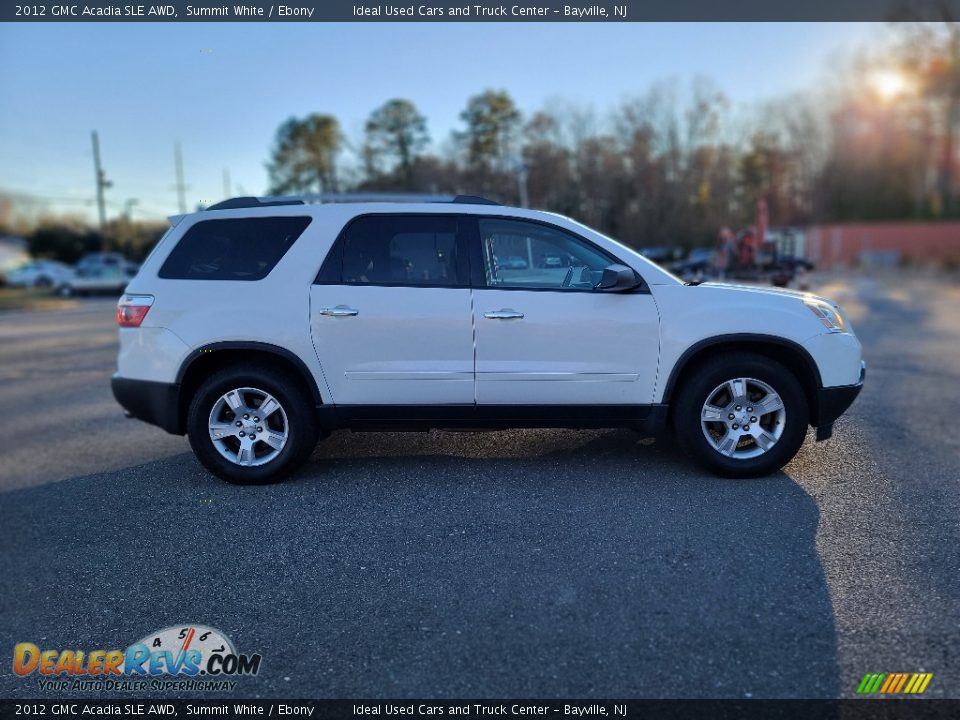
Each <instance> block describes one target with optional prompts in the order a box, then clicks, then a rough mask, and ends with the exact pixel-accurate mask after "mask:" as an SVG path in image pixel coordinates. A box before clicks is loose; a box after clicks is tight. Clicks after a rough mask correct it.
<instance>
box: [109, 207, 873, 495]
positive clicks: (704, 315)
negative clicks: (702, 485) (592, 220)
mask: <svg viewBox="0 0 960 720" xmlns="http://www.w3.org/2000/svg"><path fill="white" fill-rule="evenodd" d="M340 199H341V200H351V201H352V202H344V201H342V202H335V203H331V202H329V200H330V198H328V197H323V196H316V197H307V196H304V197H296V198H263V199H258V198H235V199H232V200H228V201H224V202H222V203H219V204H218V205H214V206H212V207H210V208H208V209H207V210H205V211H202V212H198V213H193V214H190V215H184V216H177V217H173V218H171V222H172V227H171V229H170V230H169V231H168V232H167V234H166V236H165V237H164V238H163V239H162V240H161V241H160V243H159V244H158V246H157V248H156V249H155V250H154V252H153V253H152V254H151V256H150V257H149V258H148V259H147V260H146V262H144V264H143V266H142V268H141V269H140V271H139V273H138V274H137V276H136V277H135V278H134V279H133V280H132V281H131V282H130V284H129V285H128V287H127V289H126V294H125V295H124V296H123V297H122V298H121V300H120V303H119V306H118V309H117V319H118V323H119V325H120V353H119V359H118V365H119V368H118V372H117V374H116V375H115V376H114V378H113V392H114V395H115V396H116V398H117V400H118V401H119V402H120V404H121V405H123V407H124V408H125V409H126V410H127V412H128V414H130V415H132V416H134V417H137V418H140V419H142V420H145V421H147V422H150V423H153V424H155V425H159V426H160V427H162V428H163V429H165V430H167V431H168V432H171V433H176V434H180V435H182V434H184V433H186V434H187V435H188V436H189V438H190V444H191V445H192V447H193V450H194V452H195V453H196V455H197V457H198V458H199V459H200V461H201V462H202V463H203V464H204V465H205V466H206V467H207V468H209V469H210V471H212V472H213V473H215V474H216V475H218V476H220V477H221V478H224V479H225V480H229V481H231V482H237V483H260V482H268V481H271V480H275V479H278V478H280V477H282V476H284V475H286V474H288V473H290V472H291V471H293V470H294V469H296V468H297V467H298V466H300V465H301V464H302V463H303V462H304V461H305V460H306V459H307V458H308V457H309V455H310V454H311V452H312V450H313V448H314V446H315V444H316V442H317V439H318V438H319V437H320V435H321V434H324V433H327V432H329V431H330V430H334V429H338V428H349V429H352V430H423V429H429V428H515V427H576V428H605V427H627V428H633V429H636V430H641V431H643V432H648V433H653V432H657V431H659V430H662V429H664V428H665V427H667V426H671V427H672V428H673V430H674V431H675V432H676V434H677V436H678V438H679V441H680V443H681V444H682V446H683V447H684V448H685V449H686V450H687V451H688V452H689V454H690V455H692V456H693V457H695V458H696V459H697V460H699V461H700V462H701V463H702V464H703V465H705V466H706V467H707V468H709V469H710V470H712V471H714V472H716V473H718V474H721V475H725V476H736V477H755V476H760V475H765V474H768V473H770V472H773V471H775V470H777V469H779V468H781V467H783V465H784V464H786V463H787V462H788V461H789V460H790V459H791V458H792V457H793V456H794V455H795V454H796V452H797V450H798V449H799V447H800V445H801V444H802V443H803V441H804V437H805V435H806V429H807V426H808V425H812V426H814V427H815V428H816V429H817V439H818V440H822V439H825V438H827V437H830V434H831V432H832V425H833V421H834V420H835V419H836V418H837V417H839V416H840V414H841V413H843V412H844V411H845V410H846V409H847V407H849V405H850V404H851V403H852V402H853V400H854V398H856V396H857V394H858V393H859V392H860V388H861V386H862V383H863V378H864V364H863V363H862V361H861V348H860V343H859V342H858V341H857V338H856V337H855V336H854V335H853V332H852V331H851V329H850V326H849V324H848V322H847V320H846V318H845V317H844V314H843V312H842V311H841V310H840V308H839V307H838V306H837V305H835V304H834V303H832V302H830V301H828V300H824V299H822V298H819V297H815V296H812V295H809V294H803V293H792V292H786V291H778V290H768V289H761V288H754V287H734V286H730V285H721V284H713V283H706V284H700V285H693V284H684V283H683V282H681V281H680V280H678V279H677V278H675V277H674V276H672V275H671V274H669V273H667V272H665V271H664V270H662V269H661V268H659V267H657V266H656V265H654V264H653V263H651V262H650V261H648V260H646V259H645V258H644V257H643V256H641V255H640V254H638V253H637V252H634V251H633V250H631V249H629V248H627V247H625V246H623V245H621V244H620V243H618V242H616V241H615V240H611V239H610V238H608V237H606V236H604V235H602V234H600V233H598V232H596V231H594V230H591V229H590V228H587V227H584V226H583V225H581V224H579V223H577V222H574V221H573V220H570V219H568V218H564V217H560V216H557V215H553V214H550V213H546V212H539V211H535V210H524V209H520V208H513V207H504V206H501V205H497V204H496V203H491V202H489V201H486V200H484V199H482V198H475V197H464V196H458V197H456V198H446V199H443V200H439V199H424V198H419V197H414V198H407V202H399V201H396V200H395V199H394V200H391V201H389V202H385V201H377V202H361V201H359V199H358V198H355V197H346V198H340ZM550 257H560V258H567V260H566V261H565V262H563V263H558V264H551V263H548V262H544V258H550ZM497 258H519V259H522V260H523V261H524V262H516V261H513V260H511V261H510V262H509V263H503V264H501V263H500V262H498V260H497Z"/></svg>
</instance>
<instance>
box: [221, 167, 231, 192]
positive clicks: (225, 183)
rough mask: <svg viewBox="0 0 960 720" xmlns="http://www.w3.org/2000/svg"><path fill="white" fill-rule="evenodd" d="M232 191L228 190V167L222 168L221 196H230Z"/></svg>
mask: <svg viewBox="0 0 960 720" xmlns="http://www.w3.org/2000/svg"><path fill="white" fill-rule="evenodd" d="M231 196H232V193H231V192H230V168H224V169H223V198H224V200H226V199H228V198H230V197H231Z"/></svg>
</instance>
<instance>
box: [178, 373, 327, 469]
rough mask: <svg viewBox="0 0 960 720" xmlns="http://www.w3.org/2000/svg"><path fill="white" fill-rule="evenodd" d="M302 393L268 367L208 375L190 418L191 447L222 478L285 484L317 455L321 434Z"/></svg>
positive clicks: (300, 389)
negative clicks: (285, 478)
mask: <svg viewBox="0 0 960 720" xmlns="http://www.w3.org/2000/svg"><path fill="white" fill-rule="evenodd" d="M305 396H306V393H305V391H304V389H303V388H302V387H301V386H300V385H299V384H298V383H295V382H291V381H290V380H289V379H288V378H286V377H285V376H284V375H282V374H281V373H279V372H277V371H275V370H273V369H270V368H265V367H258V366H238V367H233V368H227V369H225V370H221V371H219V372H217V373H215V374H213V375H211V376H210V378H208V379H207V380H206V381H205V382H204V383H203V384H202V385H201V386H200V388H199V389H198V390H197V393H196V395H195V396H194V398H193V401H192V402H191V403H190V410H189V412H188V415H187V434H188V435H189V437H190V446H191V447H192V448H193V451H194V453H196V455H197V458H199V460H200V462H201V463H203V465H204V466H205V467H206V468H207V469H208V470H210V472H212V473H214V474H215V475H217V476H218V477H220V478H222V479H224V480H226V481H227V482H231V483H237V484H241V485H253V484H263V483H269V482H275V481H277V480H281V479H282V478H284V477H285V476H287V475H289V474H290V473H291V472H293V471H294V470H296V469H297V468H298V467H300V465H302V464H303V463H304V462H305V461H306V459H307V458H308V457H309V456H310V453H311V452H313V449H314V447H316V444H317V438H318V436H319V432H318V429H317V422H316V417H315V413H314V408H313V407H312V406H311V404H310V403H309V402H307V401H306V399H305Z"/></svg>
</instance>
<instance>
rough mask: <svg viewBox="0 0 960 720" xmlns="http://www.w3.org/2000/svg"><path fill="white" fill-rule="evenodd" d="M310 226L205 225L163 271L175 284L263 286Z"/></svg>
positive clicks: (299, 222)
mask: <svg viewBox="0 0 960 720" xmlns="http://www.w3.org/2000/svg"><path fill="white" fill-rule="evenodd" d="M309 224H310V218H308V217H269V218H236V219H233V220H202V221H200V222H198V223H196V224H195V225H194V226H193V227H191V228H190V229H189V230H187V232H186V234H184V236H183V237H182V238H180V242H179V243H177V246H176V247H175V248H174V249H173V252H171V253H170V256H169V257H168V258H167V259H166V262H164V263H163V267H161V268H160V277H162V278H167V279H172V280H262V279H263V278H265V277H266V276H267V274H268V273H269V272H270V271H271V270H273V268H274V266H275V265H276V264H277V263H278V262H279V261H280V258H282V257H283V256H284V254H285V253H286V252H287V250H289V249H290V247H291V246H292V245H293V243H294V242H295V241H296V239H297V238H298V237H300V234H301V233H302V232H303V231H304V230H305V229H306V227H307V225H309Z"/></svg>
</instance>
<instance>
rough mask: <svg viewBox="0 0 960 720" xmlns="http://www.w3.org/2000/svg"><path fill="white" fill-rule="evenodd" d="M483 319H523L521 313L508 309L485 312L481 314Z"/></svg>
mask: <svg viewBox="0 0 960 720" xmlns="http://www.w3.org/2000/svg"><path fill="white" fill-rule="evenodd" d="M483 316H484V317H485V318H490V319H491V320H513V319H515V318H516V319H521V318H523V313H522V312H517V311H516V310H511V309H510V308H504V309H503V310H491V311H490V312H485V313H484V314H483Z"/></svg>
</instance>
